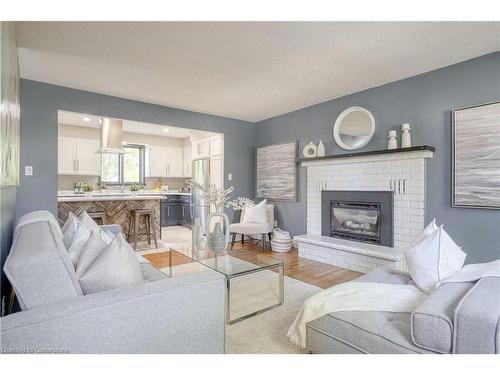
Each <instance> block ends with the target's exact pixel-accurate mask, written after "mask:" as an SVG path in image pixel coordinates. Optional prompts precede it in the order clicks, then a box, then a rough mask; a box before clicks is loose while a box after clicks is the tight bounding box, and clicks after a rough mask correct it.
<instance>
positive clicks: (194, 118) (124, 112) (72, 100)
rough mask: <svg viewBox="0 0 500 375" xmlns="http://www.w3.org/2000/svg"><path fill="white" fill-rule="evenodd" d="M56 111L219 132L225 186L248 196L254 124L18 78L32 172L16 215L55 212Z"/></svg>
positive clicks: (24, 158)
mask: <svg viewBox="0 0 500 375" xmlns="http://www.w3.org/2000/svg"><path fill="white" fill-rule="evenodd" d="M59 109H62V110H66V111H73V112H81V113H88V114H93V115H105V116H110V117H117V118H122V119H127V120H135V121H143V122H150V123H155V124H165V125H171V126H177V127H183V128H191V129H198V130H209V131H213V132H219V133H224V155H225V157H224V173H225V185H226V186H230V185H233V186H234V187H235V188H236V191H235V192H234V193H233V196H234V197H236V196H238V195H243V196H252V194H253V142H254V124H253V123H250V122H245V121H238V120H233V119H228V118H223V117H218V116H211V115H206V114H201V113H196V112H189V111H183V110H179V109H174V108H169V107H163V106H158V105H153V104H148V103H142V102H137V101H133V100H126V99H121V98H117V97H112V96H106V95H100V94H95V93H91V92H86V91H80V90H74V89H70V88H66V87H61V86H54V85H49V84H45V83H41V82H36V81H30V80H21V166H22V167H23V166H25V165H33V168H34V172H33V176H21V186H20V187H19V189H18V194H17V210H16V212H17V217H19V216H20V215H22V214H24V213H26V212H29V211H33V210H38V209H47V210H50V211H52V212H53V213H56V212H57V167H56V166H57V111H58V110H59ZM228 173H232V174H233V181H227V174H228ZM228 213H230V212H228Z"/></svg>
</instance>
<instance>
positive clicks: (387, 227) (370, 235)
mask: <svg viewBox="0 0 500 375" xmlns="http://www.w3.org/2000/svg"><path fill="white" fill-rule="evenodd" d="M321 211H322V220H321V221H322V235H323V236H330V237H334V238H341V239H346V240H352V241H360V242H367V243H372V244H377V245H383V246H391V247H392V246H393V218H392V212H393V192H392V191H344V190H341V191H339V190H326V191H323V192H322V194H321Z"/></svg>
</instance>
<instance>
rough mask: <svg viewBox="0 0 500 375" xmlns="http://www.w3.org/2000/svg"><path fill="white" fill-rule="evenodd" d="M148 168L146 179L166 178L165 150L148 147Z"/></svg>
mask: <svg viewBox="0 0 500 375" xmlns="http://www.w3.org/2000/svg"><path fill="white" fill-rule="evenodd" d="M147 162H148V166H147V168H146V171H147V173H146V175H147V176H148V177H166V176H167V149H166V148H164V147H158V146H150V147H149V148H148V158H147Z"/></svg>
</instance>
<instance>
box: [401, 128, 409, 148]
mask: <svg viewBox="0 0 500 375" xmlns="http://www.w3.org/2000/svg"><path fill="white" fill-rule="evenodd" d="M410 130H411V128H410V124H403V125H401V131H402V132H403V134H401V148H407V147H411V136H410Z"/></svg>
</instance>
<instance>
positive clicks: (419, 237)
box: [408, 219, 439, 248]
mask: <svg viewBox="0 0 500 375" xmlns="http://www.w3.org/2000/svg"><path fill="white" fill-rule="evenodd" d="M438 229H439V228H438V226H437V225H436V219H432V221H431V222H430V223H429V225H427V226H426V227H425V228H424V230H423V231H422V232H420V233H419V234H418V235H417V237H415V239H414V240H413V241H412V242H411V243H410V246H408V248H411V247H412V246H413V245H415V244H416V243H418V242H420V241H422V240H423V239H424V238H425V237H427V236H430V235H431V234H433V233H434V232H435V231H437V230H438Z"/></svg>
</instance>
